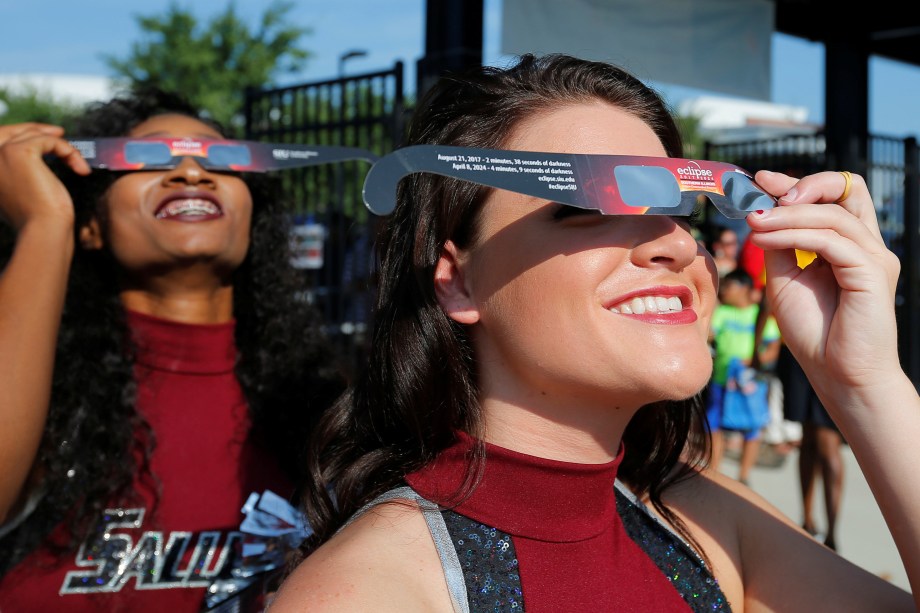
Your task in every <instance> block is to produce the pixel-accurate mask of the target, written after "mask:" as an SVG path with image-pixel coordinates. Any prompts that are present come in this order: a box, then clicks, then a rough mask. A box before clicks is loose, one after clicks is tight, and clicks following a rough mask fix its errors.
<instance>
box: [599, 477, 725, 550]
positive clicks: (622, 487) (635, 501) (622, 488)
mask: <svg viewBox="0 0 920 613" xmlns="http://www.w3.org/2000/svg"><path fill="white" fill-rule="evenodd" d="M614 486H615V487H616V489H617V490H619V492H620V493H621V494H623V495H624V496H626V499H627V500H628V501H629V502H630V503H632V505H633V506H634V507H636V508H637V509H639V510H640V511H642V512H643V513H645V514H646V515H647V516H649V517H650V518H651V519H652V520H653V521H654V522H655V523H656V524H658V525H659V526H661V527H662V528H664V529H665V530H667V531H668V532H669V533H670V534H671V535H672V536H673V537H674V538H676V539H677V540H678V541H679V542H680V543H681V544H682V545H683V546H684V548H685V549H686V550H687V551H688V552H689V553H691V554H693V557H694V558H696V560H697V562H699V563H700V565H701V566H702V567H703V568H707V566H706V561H705V560H704V559H703V556H701V555H700V553H699V552H698V551H697V550H696V549H694V548H693V546H692V545H691V544H690V543H688V542H687V540H686V539H685V538H684V537H683V536H681V535H680V534H678V533H677V531H676V530H674V528H672V527H671V526H670V525H668V524H667V523H665V522H664V521H662V520H661V518H660V517H658V514H657V513H655V511H654V510H653V509H652V508H651V507H649V506H648V505H647V504H645V503H644V502H642V501H641V500H639V497H638V496H636V495H635V494H634V493H633V491H632V490H631V489H629V487H628V486H627V485H626V484H625V483H623V482H622V481H620V480H619V479H617V480H616V481H615V483H614Z"/></svg>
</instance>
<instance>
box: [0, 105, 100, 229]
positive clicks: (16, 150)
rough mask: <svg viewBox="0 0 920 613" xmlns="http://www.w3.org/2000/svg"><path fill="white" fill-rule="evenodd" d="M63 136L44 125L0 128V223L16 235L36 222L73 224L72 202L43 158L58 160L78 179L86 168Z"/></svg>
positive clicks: (61, 129)
mask: <svg viewBox="0 0 920 613" xmlns="http://www.w3.org/2000/svg"><path fill="white" fill-rule="evenodd" d="M63 135H64V130H63V128H61V127H59V126H53V125H49V124H44V123H19V124H11V125H6V126H0V220H2V221H4V222H5V223H7V224H9V225H10V226H12V228H13V229H14V230H15V231H16V232H19V231H20V230H21V229H22V228H23V227H25V226H26V224H28V223H29V222H31V221H33V220H40V219H52V220H55V221H56V222H64V223H69V224H73V219H74V211H73V201H72V200H71V197H70V194H69V193H68V192H67V190H66V189H65V187H64V185H63V184H62V183H61V181H60V180H59V179H58V178H57V177H56V176H55V175H54V173H53V172H52V171H51V169H50V168H49V167H48V164H46V163H45V160H44V156H45V155H48V154H51V155H54V156H57V157H59V158H61V159H62V160H64V163H66V164H67V165H68V166H69V167H70V168H71V169H72V170H73V171H74V172H75V173H77V174H80V175H87V174H89V172H90V168H89V165H88V164H87V163H86V160H84V159H83V156H81V155H80V153H79V152H78V151H77V150H76V149H75V148H74V147H73V146H72V145H71V144H70V143H69V142H67V140H65V139H64V138H63Z"/></svg>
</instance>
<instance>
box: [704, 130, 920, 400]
mask: <svg viewBox="0 0 920 613" xmlns="http://www.w3.org/2000/svg"><path fill="white" fill-rule="evenodd" d="M825 151H826V147H825V139H824V135H823V134H814V135H794V136H787V137H779V138H774V139H768V140H759V141H748V142H739V143H726V144H712V143H707V144H706V157H707V159H714V160H723V161H728V162H732V163H734V164H737V165H739V166H741V167H743V168H747V169H749V170H751V171H754V170H761V169H765V170H773V171H778V172H783V173H786V174H788V175H791V176H794V177H802V176H804V175H806V174H810V173H813V172H818V171H822V170H828V169H829V168H828V160H827V156H826V153H825ZM868 157H869V159H868V160H867V164H866V168H867V169H868V170H867V172H866V176H865V179H866V183H867V184H868V186H869V191H870V192H871V193H872V199H873V201H874V202H875V205H876V211H877V214H878V219H879V225H880V229H881V231H882V236H883V238H884V239H885V243H886V244H887V245H888V248H889V249H891V250H892V251H893V252H894V253H896V254H897V255H898V256H899V257H900V258H901V277H900V279H899V282H898V288H897V295H896V298H895V300H896V302H895V307H896V310H897V315H898V325H899V331H898V349H899V351H900V354H901V362H902V364H903V366H904V369H905V370H906V371H907V374H908V375H909V376H910V378H911V380H912V381H913V382H914V385H916V386H920V276H918V275H920V270H918V265H920V244H918V242H920V188H918V185H920V149H918V145H917V140H916V139H915V138H913V137H911V138H906V139H899V138H891V137H885V136H870V138H869V152H868ZM830 170H837V169H836V168H833V169H830Z"/></svg>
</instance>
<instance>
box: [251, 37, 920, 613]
mask: <svg viewBox="0 0 920 613" xmlns="http://www.w3.org/2000/svg"><path fill="white" fill-rule="evenodd" d="M407 144H408V147H406V148H405V149H406V150H407V151H405V152H400V151H396V152H394V153H392V154H389V155H391V156H392V157H390V158H387V157H384V158H382V159H381V160H380V161H378V162H377V163H376V164H375V166H374V168H372V169H371V171H370V174H369V175H368V180H367V181H366V183H365V194H368V193H374V194H377V195H376V196H375V199H376V201H377V202H379V198H378V197H380V198H386V199H388V200H386V201H385V202H386V206H381V207H379V208H378V210H381V211H383V210H390V209H389V204H390V202H391V201H392V202H394V203H395V209H392V211H393V212H392V213H391V214H390V216H389V217H387V218H386V225H385V227H384V228H383V230H382V233H381V234H380V235H379V240H378V255H379V266H378V268H377V270H378V284H377V287H378V293H377V296H376V302H375V314H374V326H373V329H374V338H373V343H372V353H371V355H370V356H369V362H368V365H367V369H366V371H365V373H364V374H363V375H362V377H361V378H360V379H359V380H358V381H357V382H356V384H355V386H354V388H353V389H351V390H350V391H349V392H348V393H347V394H346V395H344V396H343V397H342V398H341V400H340V401H339V402H338V403H336V405H335V406H334V407H333V408H332V409H331V410H330V411H329V412H328V413H326V414H325V416H324V418H323V420H322V424H321V425H320V427H318V428H317V429H316V431H315V433H314V437H313V438H312V439H311V441H310V445H309V448H310V466H311V471H312V472H311V474H312V475H313V482H312V486H311V487H310V489H309V490H308V491H307V496H306V498H305V505H306V511H307V514H308V517H309V519H310V523H311V526H312V527H313V529H314V530H315V538H314V539H312V540H310V541H309V542H308V543H307V544H306V551H307V552H309V555H307V556H306V558H305V559H304V560H303V561H302V562H301V563H300V564H299V566H298V567H297V568H296V570H294V572H293V573H292V574H291V575H290V576H289V577H288V578H287V579H286V580H285V581H284V583H282V585H281V588H280V589H279V591H278V593H277V595H276V597H275V599H274V600H273V602H272V604H271V606H270V608H269V611H270V612H271V613H288V612H292V611H310V612H311V613H323V612H326V611H335V612H336V613H341V612H343V611H366V610H374V611H468V610H469V611H481V610H489V611H519V610H526V611H613V610H618V611H669V612H670V611H688V610H697V611H704V610H705V611H713V610H720V609H721V610H728V609H729V608H731V609H734V610H737V611H743V610H747V611H755V610H773V611H835V610H847V611H873V612H874V611H915V610H916V607H917V605H918V604H920V596H918V597H917V598H916V599H915V598H912V597H911V595H910V594H909V593H907V592H905V591H904V590H902V589H900V588H898V587H897V586H895V585H892V584H891V583H889V582H887V581H885V580H884V579H882V578H880V577H877V576H875V575H874V574H873V573H870V572H868V571H866V570H864V569H861V568H859V567H858V566H856V565H854V564H852V563H851V562H849V561H847V560H846V559H844V558H842V557H840V556H839V555H837V554H836V553H835V552H833V551H831V550H830V549H828V548H827V547H824V546H823V545H821V544H820V543H817V542H815V540H814V539H812V538H811V537H810V536H809V535H808V534H807V533H806V532H805V531H804V530H802V529H801V528H800V527H799V526H798V525H797V523H796V522H794V521H793V520H791V519H789V518H786V517H784V516H783V515H782V514H781V513H780V511H779V510H777V509H776V508H775V507H773V506H771V505H770V504H769V503H768V502H767V501H765V500H764V499H763V498H762V497H760V496H759V495H757V494H756V493H755V492H753V491H751V490H750V489H749V488H747V487H746V486H744V485H743V484H741V483H740V482H738V481H736V480H735V479H731V478H729V477H727V476H725V475H721V474H720V473H719V472H718V471H713V470H711V469H707V468H705V457H706V451H707V443H708V441H707V435H706V429H705V411H704V407H703V406H702V404H701V403H700V402H699V392H700V390H702V389H703V388H705V386H706V384H707V383H708V381H709V378H710V375H711V372H712V367H711V365H712V361H711V359H710V355H709V347H708V343H707V337H708V332H709V324H710V319H711V317H712V313H713V311H714V309H715V307H716V305H717V298H716V288H717V282H718V276H717V273H716V269H715V265H714V263H713V261H712V259H711V257H710V256H709V254H708V253H707V252H706V250H705V249H704V248H702V247H701V246H700V245H699V243H698V242H697V241H696V239H695V237H694V236H693V234H692V232H691V227H690V219H689V218H688V217H685V216H681V215H675V216H670V215H660V214H636V213H637V212H640V211H636V210H635V209H629V208H628V207H627V210H624V209H619V208H615V207H616V206H617V203H616V198H615V197H614V198H612V199H611V200H613V202H608V201H607V200H606V199H604V200H603V201H602V203H601V208H606V206H607V204H610V207H611V208H610V209H607V210H608V211H610V212H613V211H615V210H619V211H623V213H624V214H601V213H600V211H598V210H596V209H586V208H580V207H577V206H570V205H567V204H562V203H559V202H558V201H556V200H554V199H552V198H537V197H534V196H531V195H524V194H520V193H517V192H514V191H506V190H503V189H491V188H487V187H484V186H481V185H478V184H476V183H471V182H469V181H464V180H461V179H456V178H452V177H448V176H444V175H443V174H440V173H433V172H418V173H417V174H411V175H410V176H408V177H406V178H405V179H404V180H402V181H401V182H399V185H398V187H397V185H396V183H397V182H398V177H397V178H395V179H392V183H391V182H390V179H391V178H392V177H393V176H395V175H396V174H397V172H402V171H401V170H400V169H405V168H407V167H406V166H403V165H402V163H403V162H405V161H406V160H408V159H410V158H409V155H410V154H409V151H410V149H409V148H410V147H416V146H418V145H428V146H435V147H432V148H430V149H429V148H421V149H412V150H411V151H414V152H415V153H417V154H419V155H420V156H427V157H425V158H424V160H425V161H424V162H421V161H420V162H418V164H419V167H415V168H416V169H417V170H423V168H420V167H422V166H423V164H424V165H430V166H424V167H425V168H428V167H432V166H433V167H435V168H444V169H445V170H444V172H445V174H449V172H451V171H450V170H449V169H450V162H446V163H441V162H440V161H438V160H436V159H435V153H434V152H438V153H439V154H441V153H444V154H445V157H447V156H446V153H447V152H445V151H440V150H439V149H438V147H450V146H460V147H473V148H477V149H480V148H487V149H491V151H489V152H486V153H482V152H470V150H469V149H465V151H466V152H467V154H468V155H471V156H477V157H478V156H480V155H482V156H484V157H485V159H488V160H489V161H488V162H486V163H487V164H496V168H497V167H499V166H501V167H502V168H503V169H505V170H508V171H509V172H510V170H509V169H515V168H525V167H526V166H523V165H521V164H518V165H515V163H514V160H515V159H520V160H521V161H522V163H523V161H530V162H532V163H536V160H537V159H540V160H546V159H548V156H551V155H553V154H560V155H569V154H571V155H574V154H579V155H583V156H585V157H578V158H577V159H578V160H582V161H584V162H585V163H586V164H589V163H590V164H592V165H596V166H593V167H594V168H596V169H597V174H595V175H594V176H595V177H596V176H599V175H601V174H602V175H603V181H605V182H606V185H607V186H610V187H613V186H611V184H610V181H611V179H610V176H611V174H612V173H611V171H610V162H609V160H608V158H607V157H605V156H610V155H622V156H646V157H652V158H658V159H659V161H658V162H657V163H656V169H664V168H666V165H667V164H672V165H673V162H672V161H669V158H680V157H681V151H682V149H681V140H680V132H679V130H678V128H677V126H676V125H675V122H674V120H673V117H672V116H671V115H670V113H669V112H668V109H667V107H666V105H665V104H664V103H663V101H662V100H661V98H660V97H659V96H658V95H657V94H656V93H655V92H654V91H652V90H650V89H649V88H648V87H647V86H645V85H644V84H643V83H642V82H641V81H639V80H638V79H636V78H635V77H634V76H632V75H630V74H629V73H627V72H625V71H623V70H621V69H619V68H617V67H615V66H611V65H609V64H606V63H600V62H591V61H586V60H581V59H578V58H572V57H569V56H558V55H551V56H544V57H534V56H530V55H526V56H523V57H521V58H519V59H518V60H517V61H516V62H514V63H512V64H511V65H509V66H507V67H480V68H478V69H476V70H474V71H472V72H470V73H469V74H466V75H452V76H450V77H446V78H443V79H442V80H441V81H439V82H438V83H437V84H435V85H434V86H433V88H432V89H430V90H429V92H428V93H427V94H426V97H425V98H424V99H423V100H421V101H420V103H419V105H418V107H417V110H416V113H415V115H414V117H413V119H412V121H411V128H410V134H409V138H408V143H407ZM529 152H536V153H532V154H530V153H529ZM402 154H404V155H405V156H406V157H402ZM530 155H532V157H528V156H530ZM448 159H449V157H448ZM550 159H551V158H550ZM491 160H496V161H494V162H493V161H491ZM543 163H544V164H545V162H543ZM388 164H390V165H389V166H387V165H388ZM627 165H628V164H627ZM387 167H388V168H390V169H391V170H392V171H393V173H392V174H389V173H383V174H382V175H377V174H375V173H376V171H381V172H382V169H384V168H387ZM544 167H545V166H544ZM557 168H558V167H557ZM408 170H409V172H410V173H411V172H412V170H411V168H409V169H408ZM486 171H488V168H486ZM666 172H672V171H666ZM674 172H676V171H674ZM496 174H498V173H496ZM672 174H673V172H672ZM477 176H481V175H477ZM544 176H546V175H544ZM658 176H659V177H661V176H663V175H662V174H659V175H658ZM375 177H376V178H375ZM755 178H756V182H757V184H758V185H760V186H762V187H763V189H764V190H766V191H767V192H769V194H772V195H773V196H775V197H776V198H778V202H776V203H775V204H776V205H777V206H775V207H774V206H773V204H774V202H772V198H770V197H768V196H766V195H761V196H758V197H763V198H766V199H767V200H768V201H770V204H771V206H770V207H765V210H762V211H752V212H751V213H750V214H749V215H748V216H747V218H746V219H747V223H748V224H749V226H750V228H751V234H752V236H753V238H752V239H751V240H753V241H754V242H756V243H757V245H758V246H759V247H761V248H763V249H764V250H765V251H766V252H767V259H768V265H769V276H768V283H767V287H766V291H767V292H768V293H769V294H770V295H771V303H772V304H773V305H774V310H773V315H774V317H775V318H776V320H777V323H778V324H779V326H780V328H781V329H782V331H783V334H784V335H785V338H786V342H787V344H788V345H789V347H790V349H792V350H793V352H794V353H795V354H796V356H797V357H798V358H799V360H800V361H801V363H802V365H803V367H804V368H805V370H806V372H807V373H808V375H809V377H811V379H812V381H813V383H814V385H815V389H817V390H819V393H820V395H821V398H822V401H823V402H824V404H825V405H826V406H827V407H828V409H829V411H831V412H832V414H833V416H834V418H835V420H836V422H837V423H838V425H839V426H840V428H841V431H844V432H845V433H846V434H847V437H848V440H849V442H850V444H851V446H852V447H853V449H854V452H855V453H856V455H857V457H859V458H860V463H861V465H862V466H864V467H865V470H866V472H867V476H868V477H869V478H868V481H869V483H870V484H872V488H873V492H874V495H875V497H876V499H877V500H878V502H879V505H880V507H881V508H882V512H883V514H884V515H885V517H886V520H887V522H888V525H889V526H890V527H891V528H892V535H893V537H894V539H895V541H896V543H897V545H898V548H899V551H900V554H901V556H902V559H903V560H904V564H905V567H906V568H907V569H908V573H909V576H910V579H911V581H912V582H913V584H914V585H915V586H918V587H920V495H918V489H917V488H916V486H915V485H916V484H915V480H914V479H913V472H914V469H915V467H916V465H917V464H918V462H920V451H918V447H917V445H916V441H917V439H918V438H920V397H918V396H917V392H916V390H915V389H914V387H913V384H912V383H911V381H910V379H909V378H908V377H907V376H906V375H905V373H904V371H903V370H902V369H901V367H900V362H899V358H898V355H897V349H896V347H897V343H896V342H895V339H896V336H897V327H896V322H895V317H894V307H893V296H894V293H893V290H894V287H895V281H896V279H897V277H898V271H899V262H898V260H897V258H896V257H895V256H894V255H893V254H892V253H891V252H889V251H888V250H887V249H886V248H885V245H884V242H883V241H882V239H881V235H880V233H879V230H878V225H877V223H876V219H875V207H874V206H873V203H872V200H871V197H870V195H869V191H868V189H867V188H866V186H865V183H864V182H863V181H862V180H861V179H860V178H859V177H855V176H854V178H853V188H852V190H851V191H850V192H849V193H848V194H844V193H843V192H844V185H843V183H844V181H843V179H842V176H841V174H840V173H837V172H822V173H818V174H815V175H811V176H808V177H805V178H802V179H801V180H798V179H795V178H793V177H789V176H786V175H783V174H780V173H771V172H766V171H760V172H758V173H757V174H756V175H755ZM474 180H475V179H474ZM496 180H497V179H496ZM740 181H743V179H741V178H740V177H739V182H740ZM618 183H619V181H618ZM560 184H561V183H560ZM676 184H677V181H676V178H675V185H676ZM582 186H583V184H582V185H581V186H579V185H577V182H576V187H577V188H579V189H581V187H582ZM384 187H386V189H385V190H384V189H383V188H384ZM637 189H643V188H641V187H640V188H637ZM644 189H646V190H648V187H646V188H644ZM597 193H598V194H603V193H605V192H602V191H601V190H600V189H598V191H597ZM606 193H611V194H613V193H615V192H614V191H613V190H610V191H608V192H606ZM755 195H756V194H755ZM796 247H797V248H805V249H810V250H814V251H816V252H818V253H819V254H820V256H821V258H822V264H821V265H820V266H817V267H814V268H812V267H809V268H808V269H806V270H805V271H800V270H799V269H798V268H797V267H796V265H795V258H794V255H793V248H796ZM659 305H660V306H659ZM317 546H318V547H317ZM790 577H794V581H793V580H790Z"/></svg>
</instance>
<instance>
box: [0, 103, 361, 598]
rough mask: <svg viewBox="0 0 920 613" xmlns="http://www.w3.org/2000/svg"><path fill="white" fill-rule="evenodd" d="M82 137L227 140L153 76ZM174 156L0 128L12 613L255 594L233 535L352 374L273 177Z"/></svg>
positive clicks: (283, 476)
mask: <svg viewBox="0 0 920 613" xmlns="http://www.w3.org/2000/svg"><path fill="white" fill-rule="evenodd" d="M68 136H70V135H68ZM73 136H79V137H123V136H131V137H138V138H145V137H181V138H191V139H221V138H223V136H222V130H221V129H220V126H218V125H216V124H214V123H213V122H211V121H209V120H207V119H205V118H202V117H201V116H200V115H199V113H198V111H197V109H195V108H193V107H192V106H191V105H189V104H188V103H186V102H185V101H184V99H182V98H181V97H179V96H176V95H172V94H168V93H165V92H162V91H157V90H155V89H150V90H141V91H137V92H134V93H132V94H129V95H124V96H120V97H116V98H114V99H113V100H111V101H109V102H106V103H98V104H96V105H94V106H92V107H90V108H89V109H88V110H87V112H86V113H85V114H84V115H83V116H82V117H81V118H80V120H79V122H78V125H77V126H76V128H75V131H74V134H73ZM49 159H50V162H48V163H46V160H49ZM179 159H180V160H181V161H179V162H178V163H177V164H174V167H172V168H167V169H163V170H143V171H137V172H132V171H119V172H111V171H107V170H99V169H94V170H92V171H90V168H89V167H88V165H87V162H86V161H85V160H84V159H83V158H82V157H81V155H80V154H79V153H78V152H77V151H76V150H75V149H74V147H72V146H71V144H70V143H69V141H68V140H66V139H65V137H64V134H63V130H62V129H60V128H58V127H55V126H48V125H42V124H19V125H12V126H3V127H0V218H2V219H3V221H5V222H6V225H7V226H9V228H12V230H13V231H14V233H15V237H14V238H15V241H14V243H12V244H11V245H8V246H10V247H12V249H11V250H10V249H8V250H7V253H6V254H5V255H4V260H3V268H2V274H0V389H3V393H2V395H0V423H2V424H3V427H2V428H0V467H2V471H0V474H2V478H0V552H2V553H0V610H3V611H7V610H9V611H27V610H61V609H64V608H66V609H67V610H71V611H82V610H86V611H90V610H92V611H100V610H107V611H114V610H163V611H166V610H168V611H172V612H179V611H196V610H199V609H200V608H203V607H204V606H205V604H204V603H205V595H206V592H208V590H209V589H210V591H211V593H210V597H211V599H212V600H211V602H212V603H213V602H215V601H219V600H220V599H221V598H222V596H226V595H229V594H231V593H238V592H241V591H242V592H243V593H248V592H252V591H255V590H248V592H247V591H245V590H244V588H246V587H247V586H250V585H252V584H255V583H258V581H257V579H258V578H259V577H263V576H264V575H263V574H260V570H265V569H264V568H263V569H259V568H257V567H255V566H253V565H252V563H251V562H249V561H247V559H244V557H243V554H242V553H241V549H240V546H241V536H240V533H239V532H238V528H239V526H240V522H241V520H242V518H243V515H242V514H241V512H240V510H241V507H242V506H243V504H244V503H245V502H246V500H247V497H248V496H249V494H250V493H252V492H258V493H262V492H263V491H264V490H271V491H273V492H275V493H277V494H279V495H281V496H282V497H284V498H290V497H292V496H294V491H293V486H292V484H293V483H296V482H298V481H299V479H300V478H301V475H299V471H300V466H301V460H302V455H303V446H304V441H305V437H306V436H307V433H308V431H309V429H310V427H311V425H312V423H313V422H314V421H315V419H316V417H317V416H318V415H319V413H320V412H321V411H322V410H323V409H324V408H325V407H326V406H328V405H329V404H330V403H331V402H332V401H333V400H334V398H335V397H336V396H337V395H338V394H339V393H340V391H341V389H342V386H343V382H342V380H341V376H340V374H339V372H338V370H337V369H336V368H335V366H334V364H335V359H334V356H333V354H332V352H331V350H330V348H329V346H328V345H327V343H326V341H325V339H324V338H323V335H322V331H321V322H320V320H319V318H318V315H317V314H316V312H315V311H314V310H313V309H311V308H310V307H309V306H308V305H307V304H306V303H305V302H304V301H303V300H302V298H298V296H301V295H302V290H303V288H302V287H300V286H299V285H300V282H299V280H298V278H297V276H296V273H295V272H294V271H293V270H292V268H291V267H290V266H289V257H290V254H289V251H288V248H289V244H290V243H289V239H288V223H287V212H286V211H285V209H284V206H283V202H282V200H281V198H280V192H279V190H278V189H277V184H276V183H275V182H274V181H273V180H272V178H270V177H269V176H268V175H265V174H257V173H233V172H217V171H212V170H207V169H206V168H205V167H203V166H202V165H200V163H199V162H198V161H196V160H195V159H194V158H192V157H181V158H179ZM52 167H54V171H52ZM9 228H3V229H4V230H5V231H7V234H9V232H8V230H9ZM263 562H264V560H263ZM269 566H271V565H269Z"/></svg>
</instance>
